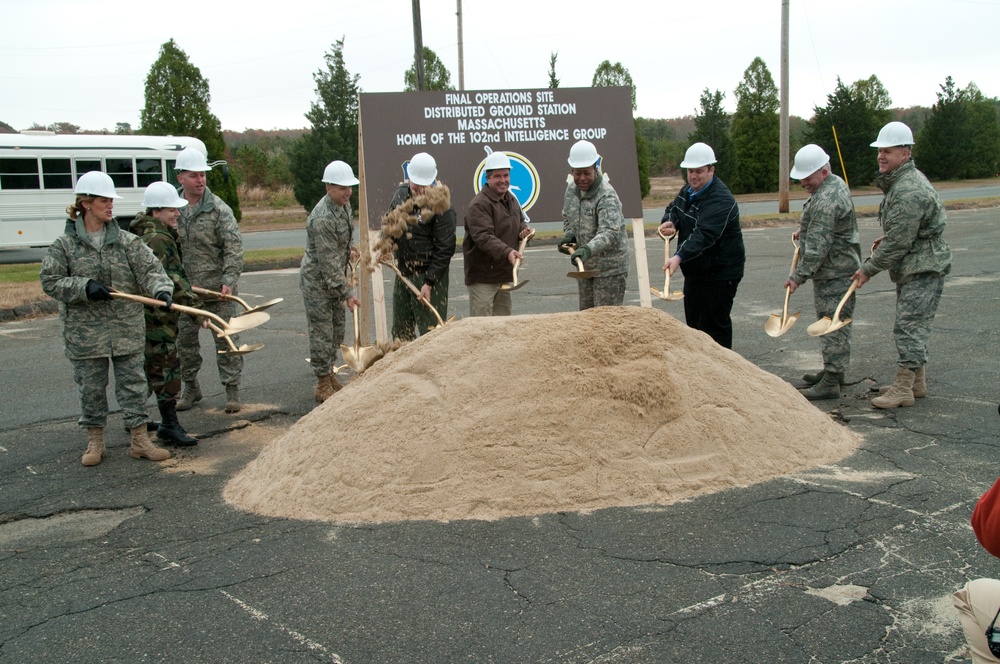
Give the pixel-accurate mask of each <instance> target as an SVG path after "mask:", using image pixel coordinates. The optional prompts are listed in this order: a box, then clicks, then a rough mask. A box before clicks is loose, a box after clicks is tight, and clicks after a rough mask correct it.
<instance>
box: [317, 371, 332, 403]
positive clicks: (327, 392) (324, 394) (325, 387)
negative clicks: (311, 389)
mask: <svg viewBox="0 0 1000 664" xmlns="http://www.w3.org/2000/svg"><path fill="white" fill-rule="evenodd" d="M332 379H333V376H331V375H330V374H327V375H325V376H316V401H317V402H319V403H323V402H324V401H326V400H327V399H329V398H330V397H332V396H333V386H332V385H330V381H331V380H332Z"/></svg>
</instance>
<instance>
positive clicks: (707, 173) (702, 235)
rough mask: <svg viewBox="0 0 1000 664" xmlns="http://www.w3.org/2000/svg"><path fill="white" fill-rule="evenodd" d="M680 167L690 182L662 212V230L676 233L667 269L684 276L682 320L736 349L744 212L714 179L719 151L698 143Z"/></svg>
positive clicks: (665, 232)
mask: <svg viewBox="0 0 1000 664" xmlns="http://www.w3.org/2000/svg"><path fill="white" fill-rule="evenodd" d="M681 168H684V169H687V180H688V184H687V185H686V186H684V187H682V188H681V191H680V193H679V194H677V198H675V199H674V201H673V202H672V203H671V204H670V205H668V206H667V209H666V210H665V211H664V213H663V219H662V220H661V221H662V223H661V225H660V232H661V233H663V234H664V235H671V234H673V233H675V232H676V233H677V234H678V246H677V253H675V254H674V255H673V256H671V257H670V259H669V260H667V262H666V263H665V264H664V265H663V269H664V271H667V270H669V271H670V274H671V275H672V274H673V273H674V272H675V271H676V270H677V268H678V267H680V268H681V272H683V273H684V318H685V320H686V321H687V324H688V327H693V328H694V329H696V330H701V331H702V332H704V333H706V334H707V335H709V336H710V337H712V338H713V339H715V341H716V343H718V344H719V345H720V346H722V347H724V348H732V347H733V322H732V320H731V319H730V312H732V309H733V300H734V299H735V297H736V289H737V288H738V287H739V285H740V280H741V279H742V278H743V265H744V263H745V262H746V251H745V249H744V248H743V233H742V231H741V230H740V208H739V206H738V205H737V204H736V199H735V198H733V194H732V193H731V192H730V191H729V188H728V187H727V186H726V185H725V184H724V183H723V182H722V180H721V179H719V178H718V177H717V176H716V175H715V152H714V151H713V150H712V148H711V147H709V146H708V145H706V144H705V143H695V144H694V145H692V146H691V147H689V148H688V149H687V152H685V153H684V161H682V162H681Z"/></svg>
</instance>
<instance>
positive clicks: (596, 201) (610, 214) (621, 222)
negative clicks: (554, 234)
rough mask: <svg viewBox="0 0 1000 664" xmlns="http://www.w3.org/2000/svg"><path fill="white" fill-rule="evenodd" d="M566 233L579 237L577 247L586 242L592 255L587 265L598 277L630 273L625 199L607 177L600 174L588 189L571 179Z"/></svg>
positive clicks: (565, 204)
mask: <svg viewBox="0 0 1000 664" xmlns="http://www.w3.org/2000/svg"><path fill="white" fill-rule="evenodd" d="M562 215H563V233H572V234H573V235H574V236H576V242H577V246H578V247H582V246H584V245H587V247H589V248H590V251H591V252H592V253H591V257H590V260H589V261H587V262H586V264H585V265H584V267H586V269H588V270H594V271H595V272H597V274H598V276H601V277H614V276H618V275H622V274H627V273H628V233H626V232H625V217H624V215H622V202H621V200H619V198H618V193H617V192H616V191H615V189H614V187H612V186H611V183H610V182H608V179H607V177H605V176H604V175H603V174H598V176H597V178H595V179H594V184H592V185H591V186H590V189H588V190H587V191H580V190H579V189H577V187H576V185H575V184H573V183H572V182H570V183H569V184H568V185H567V186H566V194H565V195H564V196H563V209H562Z"/></svg>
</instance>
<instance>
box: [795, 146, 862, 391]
mask: <svg viewBox="0 0 1000 664" xmlns="http://www.w3.org/2000/svg"><path fill="white" fill-rule="evenodd" d="M790 176H791V177H792V178H793V179H796V180H798V181H799V183H800V184H801V185H802V186H803V188H805V190H806V191H808V192H809V194H810V196H809V200H807V201H806V202H805V205H804V206H803V208H802V219H801V223H800V224H799V229H798V230H797V231H796V232H795V239H796V240H798V241H799V251H800V258H799V261H798V263H797V264H796V265H795V267H794V268H793V269H792V273H791V274H790V275H789V277H788V279H787V280H786V281H785V284H784V286H785V288H788V289H789V292H790V293H794V292H795V289H797V288H798V287H799V286H801V285H802V284H804V283H805V282H806V281H807V280H808V279H812V282H813V302H814V304H815V307H816V316H817V318H823V317H827V318H831V319H832V318H833V314H834V312H835V311H836V310H837V307H838V306H839V305H840V300H841V299H842V298H843V296H844V294H845V293H846V292H847V291H848V290H849V289H850V286H851V275H852V274H854V272H855V271H856V270H857V269H858V268H859V267H861V243H860V239H859V235H858V220H857V216H856V215H855V213H854V201H853V200H852V199H851V190H850V189H848V187H847V183H846V182H844V180H843V179H842V178H840V177H838V176H836V175H834V174H833V173H832V172H831V169H830V155H828V154H827V153H826V152H825V151H824V150H823V148H821V147H820V146H818V145H816V144H814V143H810V144H809V145H806V146H803V148H802V149H801V150H799V151H798V152H797V153H796V154H795V164H794V165H793V167H792V172H791V173H790ZM854 300H855V297H854V294H853V293H852V294H851V296H850V297H849V298H848V299H847V301H846V302H845V303H844V306H843V309H841V312H840V315H841V316H842V317H843V318H851V316H853V315H854ZM851 327H852V325H851V324H850V323H848V324H847V325H845V326H844V327H842V328H840V329H839V330H836V331H834V332H831V333H829V334H824V335H822V336H821V337H820V338H819V339H820V343H822V345H823V350H822V353H823V368H822V369H821V370H820V371H818V372H815V373H807V374H806V375H804V376H803V377H802V380H804V381H805V382H806V383H808V384H809V386H810V387H808V388H806V389H804V390H802V395H803V396H804V397H805V398H807V399H809V400H811V401H816V400H819V399H839V398H840V386H841V384H842V383H843V382H844V374H846V373H847V368H848V367H849V366H850V364H851Z"/></svg>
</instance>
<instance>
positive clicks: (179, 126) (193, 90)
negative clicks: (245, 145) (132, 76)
mask: <svg viewBox="0 0 1000 664" xmlns="http://www.w3.org/2000/svg"><path fill="white" fill-rule="evenodd" d="M211 99H212V95H211V93H210V92H209V89H208V81H207V80H206V79H205V78H204V77H203V76H202V75H201V70H200V69H198V67H196V66H194V65H193V64H191V62H190V60H188V56H187V54H186V53H185V52H184V51H183V50H181V48H180V47H179V46H177V44H176V43H175V42H174V40H173V39H171V40H170V41H168V42H166V43H165V44H163V45H162V46H160V55H159V57H158V58H157V59H156V62H154V63H153V66H152V67H150V69H149V74H148V75H147V76H146V104H145V106H143V109H142V112H141V113H140V114H139V122H140V128H139V133H140V134H147V135H153V136H166V135H173V136H193V137H195V138H199V139H201V141H202V142H203V143H204V144H205V147H206V148H207V149H208V159H209V161H214V160H217V159H226V158H227V155H226V140H225V139H224V138H223V137H222V123H221V122H220V121H219V118H217V117H216V116H215V115H214V114H213V113H212V111H211V110H210V108H209V102H210V101H211ZM227 173H228V168H218V167H216V168H213V169H212V170H211V171H209V172H208V187H209V189H211V190H212V193H213V194H215V195H217V196H218V197H219V198H221V199H222V200H224V201H225V202H226V203H228V204H229V207H231V208H232V209H233V214H234V215H235V216H236V219H237V221H238V220H239V219H240V218H241V217H242V216H243V213H242V212H241V211H240V201H239V196H238V195H237V193H236V180H235V178H230V177H227V176H226V174H227ZM171 184H173V183H171Z"/></svg>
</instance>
